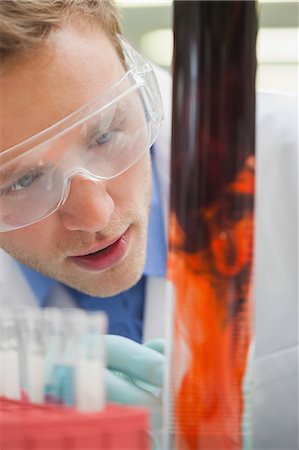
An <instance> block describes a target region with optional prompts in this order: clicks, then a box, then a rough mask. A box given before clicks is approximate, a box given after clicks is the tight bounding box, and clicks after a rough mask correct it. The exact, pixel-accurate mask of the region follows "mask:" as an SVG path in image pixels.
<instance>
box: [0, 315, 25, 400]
mask: <svg viewBox="0 0 299 450" xmlns="http://www.w3.org/2000/svg"><path fill="white" fill-rule="evenodd" d="M19 351H20V347H19V338H18V326H17V322H16V317H15V311H14V310H13V309H12V308H9V307H8V306H1V317H0V379H1V381H0V395H2V396H4V397H6V398H9V399H12V400H20V399H21V379H20V353H19Z"/></svg>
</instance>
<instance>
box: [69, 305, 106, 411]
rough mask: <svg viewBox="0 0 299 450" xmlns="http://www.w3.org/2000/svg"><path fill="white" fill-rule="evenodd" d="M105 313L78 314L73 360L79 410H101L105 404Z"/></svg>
mask: <svg viewBox="0 0 299 450" xmlns="http://www.w3.org/2000/svg"><path fill="white" fill-rule="evenodd" d="M106 330H107V317H106V315H105V314H104V313H103V312H99V313H92V314H85V315H84V316H83V317H78V322H77V333H78V334H77V335H78V353H77V363H76V390H75V391H76V407H77V409H78V410H79V411H82V412H88V411H94V412H95V411H101V410H102V409H103V407H104V404H105V381H104V372H105V347H104V340H103V334H104V333H105V332H106Z"/></svg>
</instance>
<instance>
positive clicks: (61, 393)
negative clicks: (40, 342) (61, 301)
mask: <svg viewBox="0 0 299 450" xmlns="http://www.w3.org/2000/svg"><path fill="white" fill-rule="evenodd" d="M65 317H66V314H65V312H64V311H63V310H60V309H57V308H46V309H45V310H44V311H43V323H44V343H45V344H44V345H45V384H44V394H45V402H46V403H54V404H60V405H65V406H73V404H74V381H73V380H74V358H75V355H71V352H70V348H69V347H70V344H69V342H68V339H69V332H70V330H69V327H68V324H67V323H66V321H65Z"/></svg>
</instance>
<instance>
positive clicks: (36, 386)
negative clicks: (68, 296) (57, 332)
mask: <svg viewBox="0 0 299 450" xmlns="http://www.w3.org/2000/svg"><path fill="white" fill-rule="evenodd" d="M18 324H19V336H20V339H21V353H22V358H21V363H22V365H23V366H24V367H23V368H22V369H23V370H22V372H23V373H24V389H25V392H26V394H27V398H28V400H29V401H30V402H31V403H43V402H44V381H45V365H44V345H43V344H44V343H43V339H42V334H43V322H42V314H41V311H40V309H38V308H26V309H23V310H21V311H20V312H19V313H18ZM22 372H21V373H22Z"/></svg>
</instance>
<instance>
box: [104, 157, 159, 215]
mask: <svg viewBox="0 0 299 450" xmlns="http://www.w3.org/2000/svg"><path fill="white" fill-rule="evenodd" d="M151 173H152V172H151V160H150V154H149V152H146V153H145V155H144V156H143V157H142V158H141V159H140V160H139V161H137V162H136V163H135V164H133V166H132V167H130V168H129V169H128V170H127V171H126V172H124V173H123V174H122V175H120V176H119V177H117V178H115V179H114V180H111V182H110V183H111V184H109V185H107V190H108V191H109V194H110V195H111V197H112V198H113V200H114V202H115V205H116V208H118V207H120V208H121V207H125V205H127V207H129V208H134V209H135V208H136V209H137V208H141V207H145V206H146V208H147V203H148V202H149V201H150V197H151V187H152V186H151V178H152V177H151Z"/></svg>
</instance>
